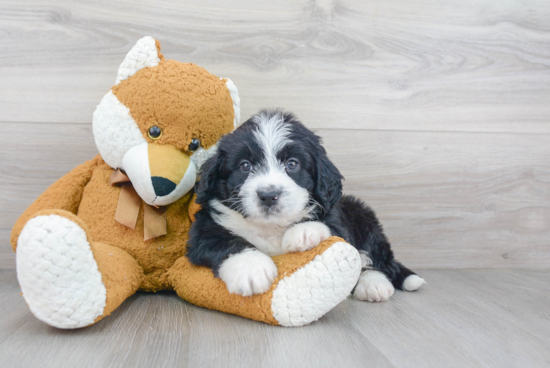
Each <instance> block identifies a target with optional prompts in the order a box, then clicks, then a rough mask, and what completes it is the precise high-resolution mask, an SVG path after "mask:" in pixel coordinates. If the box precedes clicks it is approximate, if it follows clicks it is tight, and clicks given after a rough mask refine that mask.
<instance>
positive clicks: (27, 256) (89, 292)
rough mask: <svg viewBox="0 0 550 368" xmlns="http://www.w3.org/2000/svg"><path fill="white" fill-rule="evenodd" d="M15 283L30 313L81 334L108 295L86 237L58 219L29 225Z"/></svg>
mask: <svg viewBox="0 0 550 368" xmlns="http://www.w3.org/2000/svg"><path fill="white" fill-rule="evenodd" d="M16 263H17V278H18V280H19V284H20V285H21V289H22V291H23V297H24V298H25V301H26V302H27V304H28V305H29V308H30V310H31V312H32V313H33V314H34V315H35V316H36V317H37V318H38V319H40V320H41V321H43V322H46V323H47V324H49V325H50V326H54V327H58V328H78V327H84V326H87V325H90V324H92V323H94V321H95V319H96V318H97V317H99V316H101V315H102V314H103V309H104V308H105V302H106V300H107V291H106V289H105V285H104V284H103V281H102V278H101V273H100V272H99V269H98V268H97V263H96V261H95V259H94V255H93V253H92V250H91V249H90V244H89V243H88V240H87V237H86V233H85V232H84V230H83V229H82V228H81V227H80V226H78V224H76V223H74V222H73V221H71V220H69V219H67V218H65V217H62V216H58V215H48V216H37V217H35V218H33V219H31V220H29V222H27V224H26V225H25V227H24V228H23V231H22V232H21V235H20V236H19V240H18V242H17V251H16Z"/></svg>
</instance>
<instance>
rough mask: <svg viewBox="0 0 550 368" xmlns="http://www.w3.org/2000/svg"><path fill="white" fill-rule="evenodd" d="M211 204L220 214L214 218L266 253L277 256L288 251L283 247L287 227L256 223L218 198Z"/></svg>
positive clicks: (213, 216)
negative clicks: (221, 202) (226, 205)
mask: <svg viewBox="0 0 550 368" xmlns="http://www.w3.org/2000/svg"><path fill="white" fill-rule="evenodd" d="M210 204H211V206H212V207H214V208H215V209H216V210H217V211H219V213H218V214H213V215H212V218H213V219H214V221H216V223H218V224H219V225H220V226H223V227H224V228H226V229H227V230H229V231H231V232H232V233H233V234H235V235H237V236H240V237H241V238H243V239H245V240H247V241H248V242H249V243H251V244H252V245H254V246H255V247H256V248H258V250H260V251H262V252H263V253H265V254H268V255H270V256H275V255H279V254H283V253H286V251H285V250H284V249H283V247H282V240H283V235H284V234H285V231H286V229H287V228H286V227H280V226H277V225H270V224H266V225H262V224H255V223H252V222H249V221H247V220H246V219H245V218H244V217H243V216H242V215H241V214H240V213H238V212H236V211H233V210H231V209H229V208H227V207H225V206H224V205H222V204H220V203H219V202H218V201H216V200H213V201H211V202H210Z"/></svg>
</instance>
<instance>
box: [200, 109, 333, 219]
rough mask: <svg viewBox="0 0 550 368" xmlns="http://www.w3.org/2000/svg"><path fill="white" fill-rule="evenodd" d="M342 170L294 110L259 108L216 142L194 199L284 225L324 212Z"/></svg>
mask: <svg viewBox="0 0 550 368" xmlns="http://www.w3.org/2000/svg"><path fill="white" fill-rule="evenodd" d="M342 179H343V177H342V175H341V174H340V172H339V171H338V169H337V168H336V167H335V166H334V165H333V164H332V163H331V162H330V161H329V159H328V158H327V155H326V151H325V149H324V148H323V146H321V139H320V138H319V137H318V136H317V135H315V134H314V133H313V132H311V131H310V130H308V129H307V128H306V127H304V126H303V125H302V124H301V123H300V122H299V121H298V120H296V118H295V117H294V116H293V115H292V114H288V113H283V112H281V111H273V112H268V111H261V112H260V113H259V114H258V115H255V116H253V117H252V118H250V119H249V120H248V121H246V122H245V123H243V124H242V125H241V126H240V127H239V128H238V129H237V130H235V131H234V132H233V133H231V134H228V135H226V136H225V137H223V138H222V139H221V140H220V142H219V143H218V151H217V153H216V155H215V156H214V157H212V158H210V159H209V160H208V161H207V162H206V163H205V164H204V166H203V170H202V175H201V181H200V183H199V186H198V189H197V202H198V203H207V202H210V201H212V200H214V201H213V202H210V203H213V204H214V205H220V204H223V205H225V206H226V207H229V208H231V209H233V210H235V211H238V212H239V213H240V214H241V215H243V216H244V217H245V218H247V219H248V220H249V221H252V222H257V223H274V224H278V225H280V226H288V225H290V224H292V223H293V222H297V221H300V220H301V219H303V218H305V217H311V216H315V215H319V214H322V213H323V212H324V213H326V212H328V211H329V210H330V208H331V207H332V206H333V205H334V204H335V203H336V201H338V199H339V198H340V196H341V195H342Z"/></svg>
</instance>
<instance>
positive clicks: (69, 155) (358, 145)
mask: <svg viewBox="0 0 550 368" xmlns="http://www.w3.org/2000/svg"><path fill="white" fill-rule="evenodd" d="M90 128H91V127H90V126H89V125H85V124H42V123H41V124H21V123H0V129H2V130H3V131H9V132H11V138H12V139H11V140H10V142H6V143H5V144H4V145H3V146H1V147H0V159H1V160H2V161H3V162H5V163H7V164H5V165H4V166H2V167H1V168H0V268H2V267H3V268H13V267H14V265H15V262H14V255H13V253H12V251H11V248H10V246H9V232H10V229H11V227H12V226H13V224H14V222H15V221H16V219H17V217H18V216H19V215H20V214H21V213H22V212H23V211H24V210H25V208H26V207H27V206H28V205H30V204H31V203H32V201H33V200H34V199H35V198H36V197H37V196H38V195H40V194H41V193H42V192H43V191H44V190H45V189H46V188H47V187H48V186H49V185H50V184H52V183H53V182H54V181H55V180H57V179H58V178H60V177H61V176H62V175H64V174H65V173H67V172H68V171H70V170H71V169H72V168H74V167H75V166H77V165H78V164H80V163H82V162H84V161H85V160H88V159H91V158H92V157H94V156H95V155H96V154H97V150H96V148H95V145H94V142H93V137H92V133H91V129H90ZM318 134H320V135H321V136H322V137H323V138H324V141H325V146H326V148H327V150H328V152H329V156H330V157H331V159H332V160H333V161H334V163H335V164H336V166H337V167H339V168H340V170H341V172H342V174H343V175H344V176H345V178H346V181H345V182H344V183H345V185H344V190H345V192H346V193H349V194H354V195H357V196H359V197H360V198H361V199H363V200H365V201H366V202H367V203H369V205H371V206H372V208H373V209H374V210H375V211H377V213H378V215H379V217H380V220H381V222H382V224H383V225H384V227H385V230H386V234H387V235H388V236H389V238H390V241H391V242H392V246H393V249H394V251H395V253H396V255H397V258H398V259H399V260H401V261H402V262H403V263H405V264H406V265H407V266H410V267H412V268H413V269H415V268H420V269H421V268H471V267H539V268H547V267H548V265H549V264H550V246H549V245H550V244H549V242H550V167H549V165H548V159H547V158H548V147H550V135H532V134H504V133H502V134H495V133H492V134H472V133H456V132H455V133H449V132H399V131H354V130H327V129H321V130H318ZM67 137H70V139H67Z"/></svg>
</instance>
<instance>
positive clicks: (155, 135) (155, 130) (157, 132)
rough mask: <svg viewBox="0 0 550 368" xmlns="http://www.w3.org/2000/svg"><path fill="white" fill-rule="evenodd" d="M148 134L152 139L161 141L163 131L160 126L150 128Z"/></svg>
mask: <svg viewBox="0 0 550 368" xmlns="http://www.w3.org/2000/svg"><path fill="white" fill-rule="evenodd" d="M147 134H148V135H149V138H151V139H159V138H160V136H161V135H162V130H161V129H160V128H159V127H158V126H156V125H154V126H152V127H150V128H149V131H148V132H147Z"/></svg>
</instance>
